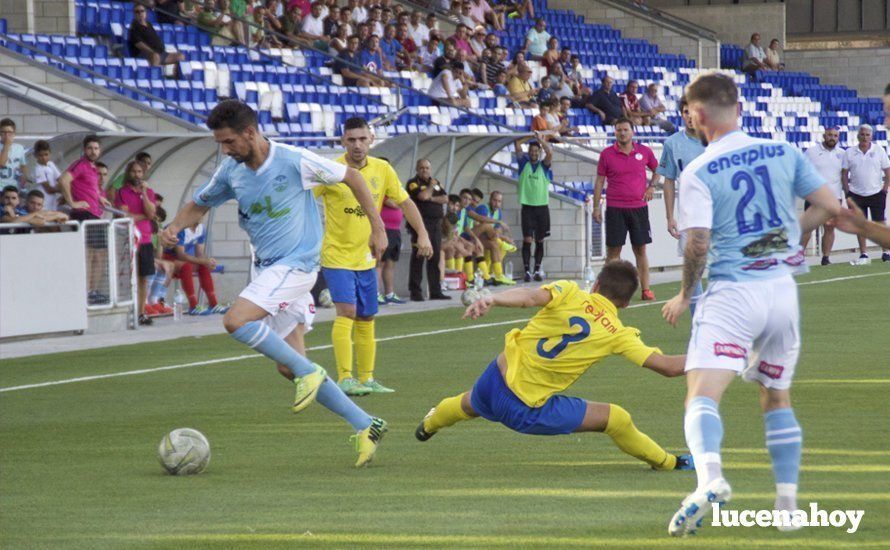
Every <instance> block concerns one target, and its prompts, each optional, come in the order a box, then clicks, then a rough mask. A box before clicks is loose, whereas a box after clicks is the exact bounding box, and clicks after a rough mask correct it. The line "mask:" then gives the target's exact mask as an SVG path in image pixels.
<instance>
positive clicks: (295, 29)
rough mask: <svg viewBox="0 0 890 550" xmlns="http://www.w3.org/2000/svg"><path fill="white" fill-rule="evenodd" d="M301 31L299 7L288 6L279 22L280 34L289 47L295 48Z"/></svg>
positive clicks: (301, 15) (301, 18)
mask: <svg viewBox="0 0 890 550" xmlns="http://www.w3.org/2000/svg"><path fill="white" fill-rule="evenodd" d="M341 26H342V25H341ZM302 30H303V12H302V11H301V10H300V6H298V5H296V4H294V5H290V6H288V8H287V11H285V12H284V17H283V18H282V20H281V32H282V33H284V34H285V35H286V36H287V38H288V41H289V44H290V45H291V46H296V45H297V44H299V43H300V33H301V32H302Z"/></svg>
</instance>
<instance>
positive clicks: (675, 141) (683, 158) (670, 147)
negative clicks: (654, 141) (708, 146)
mask: <svg viewBox="0 0 890 550" xmlns="http://www.w3.org/2000/svg"><path fill="white" fill-rule="evenodd" d="M704 152H705V146H704V145H702V144H701V141H699V139H698V138H695V137H690V136H689V134H687V133H686V130H685V129H684V130H680V131H679V132H677V133H675V134H674V135H672V136H671V137H669V138H667V139H666V140H664V149H663V150H662V151H661V160H659V161H658V168H657V169H656V170H655V173H656V174H658V175H659V176H663V177H665V178H667V179H670V180H674V181H675V182H676V181H677V178H679V177H680V172H682V171H683V169H684V168H686V167H687V166H689V163H691V162H692V161H693V160H695V159H696V158H697V157H698V156H699V155H701V154H702V153H704Z"/></svg>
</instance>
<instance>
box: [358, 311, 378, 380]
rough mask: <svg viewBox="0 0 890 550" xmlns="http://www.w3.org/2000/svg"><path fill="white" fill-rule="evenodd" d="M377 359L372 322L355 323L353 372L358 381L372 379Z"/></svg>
mask: <svg viewBox="0 0 890 550" xmlns="http://www.w3.org/2000/svg"><path fill="white" fill-rule="evenodd" d="M376 357H377V340H375V339H374V320H373V319H372V320H370V321H356V322H355V370H356V371H357V372H358V381H359V382H367V381H368V380H369V379H371V378H374V360H375V358H376Z"/></svg>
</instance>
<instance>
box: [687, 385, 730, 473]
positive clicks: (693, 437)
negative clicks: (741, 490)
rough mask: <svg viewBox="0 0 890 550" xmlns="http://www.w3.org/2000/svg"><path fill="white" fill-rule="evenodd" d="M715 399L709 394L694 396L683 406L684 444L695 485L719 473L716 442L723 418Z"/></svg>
mask: <svg viewBox="0 0 890 550" xmlns="http://www.w3.org/2000/svg"><path fill="white" fill-rule="evenodd" d="M717 407H718V406H717V403H716V402H715V401H714V400H713V399H711V398H710V397H702V396H698V397H694V398H692V399H691V400H690V401H689V405H687V406H686V417H685V418H684V421H683V427H684V429H685V431H686V445H687V446H688V447H689V452H691V453H692V458H693V460H694V461H695V474H696V475H697V476H698V487H699V488H702V487H704V486H705V485H707V484H708V483H710V482H711V481H713V480H715V479H717V478H720V477H723V470H722V464H721V462H722V461H721V458H720V442H721V441H722V440H723V420H722V419H721V418H720V411H719V410H718V409H717Z"/></svg>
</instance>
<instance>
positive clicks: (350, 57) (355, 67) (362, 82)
mask: <svg viewBox="0 0 890 550" xmlns="http://www.w3.org/2000/svg"><path fill="white" fill-rule="evenodd" d="M358 45H359V37H358V36H357V35H352V36H350V37H349V39H348V40H347V41H346V50H344V51H342V52H340V55H338V56H337V59H336V61H334V71H335V72H337V73H338V74H339V75H340V76H342V77H343V85H344V86H361V87H363V88H367V87H369V86H371V85H372V78H373V77H371V76H370V75H368V74H366V73H364V72H362V71H361V70H360V69H359V67H360V66H361V59H360V58H359V52H358Z"/></svg>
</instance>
